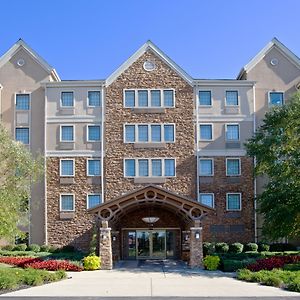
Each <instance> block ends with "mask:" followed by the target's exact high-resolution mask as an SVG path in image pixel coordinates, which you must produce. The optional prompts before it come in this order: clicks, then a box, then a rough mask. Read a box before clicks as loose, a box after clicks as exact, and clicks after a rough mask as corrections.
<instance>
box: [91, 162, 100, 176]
mask: <svg viewBox="0 0 300 300" xmlns="http://www.w3.org/2000/svg"><path fill="white" fill-rule="evenodd" d="M88 175H89V176H100V159H93V160H91V159H90V160H88Z"/></svg>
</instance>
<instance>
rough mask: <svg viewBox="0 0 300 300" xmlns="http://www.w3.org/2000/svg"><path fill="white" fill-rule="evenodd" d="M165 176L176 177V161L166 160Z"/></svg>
mask: <svg viewBox="0 0 300 300" xmlns="http://www.w3.org/2000/svg"><path fill="white" fill-rule="evenodd" d="M165 176H175V160H174V159H165Z"/></svg>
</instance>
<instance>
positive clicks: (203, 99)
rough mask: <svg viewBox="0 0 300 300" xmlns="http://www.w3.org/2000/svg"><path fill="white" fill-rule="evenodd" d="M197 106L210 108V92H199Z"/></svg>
mask: <svg viewBox="0 0 300 300" xmlns="http://www.w3.org/2000/svg"><path fill="white" fill-rule="evenodd" d="M199 105H204V106H211V91H199Z"/></svg>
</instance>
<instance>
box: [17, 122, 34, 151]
mask: <svg viewBox="0 0 300 300" xmlns="http://www.w3.org/2000/svg"><path fill="white" fill-rule="evenodd" d="M18 128H28V144H24V143H23V142H21V141H18V142H19V143H22V144H23V145H26V146H27V145H30V142H31V138H30V133H31V130H30V126H16V127H15V132H14V135H15V141H17V140H16V138H17V134H16V133H17V129H18Z"/></svg>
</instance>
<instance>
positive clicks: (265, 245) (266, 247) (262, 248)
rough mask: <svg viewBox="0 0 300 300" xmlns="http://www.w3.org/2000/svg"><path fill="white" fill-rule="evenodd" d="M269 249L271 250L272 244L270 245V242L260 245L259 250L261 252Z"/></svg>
mask: <svg viewBox="0 0 300 300" xmlns="http://www.w3.org/2000/svg"><path fill="white" fill-rule="evenodd" d="M269 250H270V245H268V244H264V243H262V244H259V245H258V251H259V252H263V251H269Z"/></svg>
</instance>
